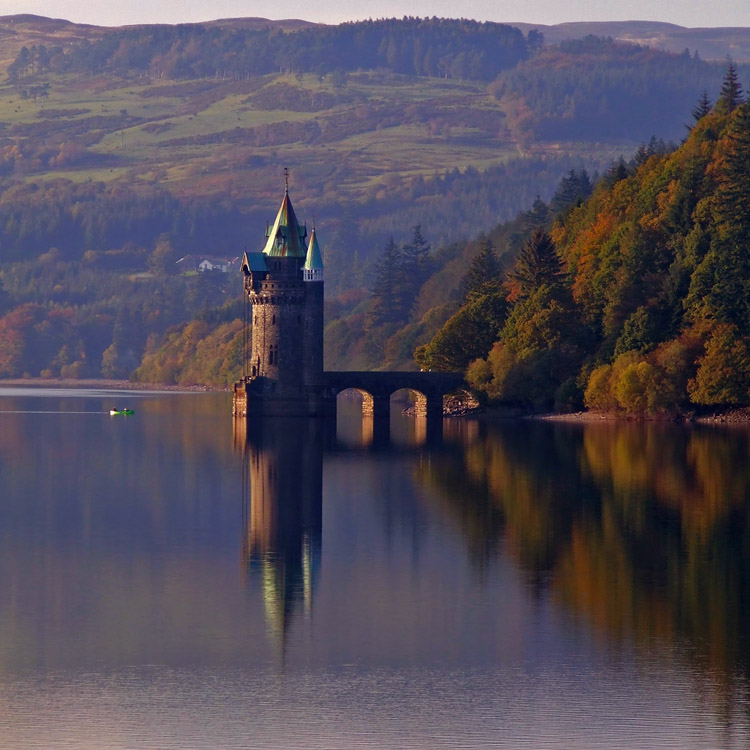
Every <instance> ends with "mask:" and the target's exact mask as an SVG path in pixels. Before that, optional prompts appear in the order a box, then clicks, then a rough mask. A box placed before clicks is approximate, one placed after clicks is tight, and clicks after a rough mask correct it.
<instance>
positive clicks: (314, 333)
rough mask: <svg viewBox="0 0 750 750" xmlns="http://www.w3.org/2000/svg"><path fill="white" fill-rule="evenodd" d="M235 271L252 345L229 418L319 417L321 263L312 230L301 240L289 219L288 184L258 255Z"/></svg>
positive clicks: (291, 211) (248, 255)
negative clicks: (249, 322)
mask: <svg viewBox="0 0 750 750" xmlns="http://www.w3.org/2000/svg"><path fill="white" fill-rule="evenodd" d="M242 272H243V274H244V283H245V293H246V294H247V295H248V298H249V300H250V306H251V308H252V346H251V348H250V354H249V357H248V361H247V363H246V373H247V374H246V376H245V377H244V378H243V379H242V380H241V381H240V382H239V383H237V384H236V385H235V395H234V413H235V414H236V415H238V416H243V415H244V416H250V415H261V414H266V415H288V416H313V415H317V414H322V413H323V411H324V403H323V398H322V389H323V260H322V256H321V253H320V248H319V246H318V240H317V237H316V234H315V230H314V229H313V233H312V235H311V237H310V240H309V242H308V241H307V229H306V228H305V227H304V226H302V227H301V226H300V225H299V222H298V221H297V217H296V215H295V213H294V208H293V207H292V202H291V200H290V198H289V190H288V187H287V189H286V190H285V193H284V199H283V200H282V202H281V207H280V208H279V212H278V214H277V216H276V221H275V222H274V223H273V226H271V228H270V229H267V230H266V238H265V246H264V248H263V250H262V251H260V252H253V253H248V252H246V253H245V255H244V257H243V259H242Z"/></svg>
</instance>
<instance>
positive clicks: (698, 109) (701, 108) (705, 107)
mask: <svg viewBox="0 0 750 750" xmlns="http://www.w3.org/2000/svg"><path fill="white" fill-rule="evenodd" d="M712 108H713V104H711V100H710V99H709V98H708V92H707V91H706V90H705V89H704V90H703V93H702V94H701V98H700V99H698V103H697V104H696V105H695V106H694V107H693V109H692V115H693V119H695V121H696V122H698V121H699V120H702V119H703V118H704V117H705V116H706V115H707V114H709V113H710V112H711V109H712Z"/></svg>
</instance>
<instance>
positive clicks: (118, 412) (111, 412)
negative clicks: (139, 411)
mask: <svg viewBox="0 0 750 750" xmlns="http://www.w3.org/2000/svg"><path fill="white" fill-rule="evenodd" d="M123 414H124V415H130V414H135V411H133V409H117V408H115V409H110V410H109V415H110V416H111V417H116V416H119V415H123Z"/></svg>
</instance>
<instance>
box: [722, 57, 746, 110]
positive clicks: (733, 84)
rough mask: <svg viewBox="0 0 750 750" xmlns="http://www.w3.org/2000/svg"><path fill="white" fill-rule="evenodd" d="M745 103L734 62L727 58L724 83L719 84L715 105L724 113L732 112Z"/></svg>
mask: <svg viewBox="0 0 750 750" xmlns="http://www.w3.org/2000/svg"><path fill="white" fill-rule="evenodd" d="M744 101H745V98H744V96H743V95H742V86H741V85H740V79H739V76H738V75H737V68H736V66H735V64H734V61H733V60H732V59H731V58H729V61H728V63H727V72H726V73H725V74H724V81H723V83H722V84H721V94H720V95H719V101H718V102H717V104H718V105H719V106H720V107H721V109H722V110H723V111H724V112H734V110H735V109H737V107H738V106H739V105H740V104H742V103H743V102H744Z"/></svg>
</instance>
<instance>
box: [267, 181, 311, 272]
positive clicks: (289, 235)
mask: <svg viewBox="0 0 750 750" xmlns="http://www.w3.org/2000/svg"><path fill="white" fill-rule="evenodd" d="M266 237H267V238H268V239H267V240H266V246H265V247H264V248H263V252H264V253H265V254H266V255H270V256H272V257H274V258H304V257H305V256H306V255H307V250H306V248H305V238H306V237H307V229H306V228H305V227H300V225H299V222H298V221H297V216H296V215H295V213H294V208H293V207H292V201H291V200H290V199H289V192H288V191H285V192H284V200H283V201H281V207H280V208H279V213H278V214H276V221H274V223H273V226H272V227H271V228H270V229H269V230H268V231H267V232H266Z"/></svg>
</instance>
